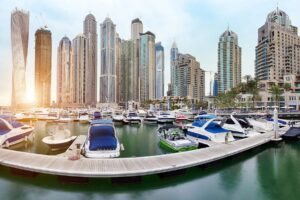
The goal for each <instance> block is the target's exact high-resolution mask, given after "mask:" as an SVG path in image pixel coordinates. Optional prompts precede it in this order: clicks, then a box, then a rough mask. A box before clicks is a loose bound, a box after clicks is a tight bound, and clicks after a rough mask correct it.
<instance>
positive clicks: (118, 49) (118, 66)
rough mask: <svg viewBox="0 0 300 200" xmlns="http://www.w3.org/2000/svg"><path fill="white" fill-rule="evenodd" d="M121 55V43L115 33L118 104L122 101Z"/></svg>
mask: <svg viewBox="0 0 300 200" xmlns="http://www.w3.org/2000/svg"><path fill="white" fill-rule="evenodd" d="M121 54H122V42H121V38H120V37H119V34H118V33H116V46H115V63H116V102H117V103H120V102H121V101H122V99H124V96H123V91H122V85H121V84H122V79H123V76H124V74H123V73H122V68H123V67H124V66H122V63H121Z"/></svg>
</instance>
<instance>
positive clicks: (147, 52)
mask: <svg viewBox="0 0 300 200" xmlns="http://www.w3.org/2000/svg"><path fill="white" fill-rule="evenodd" d="M139 52H140V54H139V60H140V63H139V78H140V102H143V101H146V100H149V99H150V100H151V99H155V89H156V88H155V78H156V75H155V74H156V73H155V62H156V60H155V57H156V56H155V35H154V34H153V33H151V32H150V31H147V32H146V33H141V34H140V49H139Z"/></svg>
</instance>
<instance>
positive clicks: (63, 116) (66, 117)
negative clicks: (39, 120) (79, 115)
mask: <svg viewBox="0 0 300 200" xmlns="http://www.w3.org/2000/svg"><path fill="white" fill-rule="evenodd" d="M53 121H54V122H58V123H69V122H72V121H73V119H72V118H70V116H69V114H68V113H62V114H61V115H60V116H59V118H58V119H56V120H53Z"/></svg>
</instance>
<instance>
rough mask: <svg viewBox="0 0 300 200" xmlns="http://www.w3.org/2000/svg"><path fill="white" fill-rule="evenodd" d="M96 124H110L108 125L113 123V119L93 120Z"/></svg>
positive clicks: (92, 123) (93, 123)
mask: <svg viewBox="0 0 300 200" xmlns="http://www.w3.org/2000/svg"><path fill="white" fill-rule="evenodd" d="M95 124H108V125H113V121H112V120H111V119H97V120H93V121H92V122H91V125H95Z"/></svg>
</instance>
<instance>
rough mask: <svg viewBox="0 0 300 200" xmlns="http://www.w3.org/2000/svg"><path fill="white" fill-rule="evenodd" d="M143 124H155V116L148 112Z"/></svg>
mask: <svg viewBox="0 0 300 200" xmlns="http://www.w3.org/2000/svg"><path fill="white" fill-rule="evenodd" d="M143 122H144V123H145V124H157V116H156V115H155V114H154V113H153V112H148V113H147V115H146V116H145V118H144V120H143Z"/></svg>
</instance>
